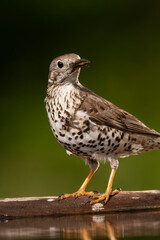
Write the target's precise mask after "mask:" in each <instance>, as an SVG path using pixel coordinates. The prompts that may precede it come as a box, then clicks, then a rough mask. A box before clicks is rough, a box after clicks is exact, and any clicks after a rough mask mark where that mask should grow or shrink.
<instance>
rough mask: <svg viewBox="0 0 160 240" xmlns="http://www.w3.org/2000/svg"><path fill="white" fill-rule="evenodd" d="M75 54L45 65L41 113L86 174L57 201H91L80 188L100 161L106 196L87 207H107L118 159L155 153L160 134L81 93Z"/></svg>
mask: <svg viewBox="0 0 160 240" xmlns="http://www.w3.org/2000/svg"><path fill="white" fill-rule="evenodd" d="M88 63H89V61H88V60H86V59H80V57H79V56H78V55H76V54H66V55H63V56H60V57H58V58H56V59H54V60H53V61H52V63H51V65H50V71H49V79H48V89H47V97H46V99H45V101H46V110H47V114H48V118H49V122H50V125H51V128H52V131H53V133H54V135H55V137H56V139H57V141H58V142H59V143H60V144H61V145H62V146H63V147H64V148H66V150H67V153H68V154H70V155H71V154H74V155H78V156H80V157H81V158H82V159H83V160H84V161H85V162H86V163H88V164H89V166H90V168H91V173H90V174H89V175H88V177H87V178H86V180H85V181H84V183H83V184H82V186H81V187H80V189H79V190H78V191H77V192H76V193H73V194H65V195H62V196H61V199H63V198H67V197H72V196H77V197H78V196H80V195H88V194H89V195H90V194H93V193H92V192H89V193H86V192H85V188H86V186H87V184H88V182H89V180H90V179H91V177H92V176H93V174H94V172H95V171H96V170H97V169H98V166H99V161H100V160H103V161H106V160H107V161H108V162H109V163H110V166H111V169H112V171H111V175H110V179H109V183H108V186H107V189H106V192H105V193H104V194H102V195H100V196H93V198H95V199H96V198H97V200H94V201H92V202H91V204H93V203H97V202H100V201H102V200H105V202H107V201H108V199H109V196H110V194H112V195H114V194H116V193H118V190H115V191H113V192H112V193H111V187H112V183H113V179H114V175H115V172H116V169H117V168H118V160H117V158H119V157H127V156H130V155H135V154H139V153H141V152H144V151H149V150H152V149H156V148H160V133H158V132H156V131H155V130H153V129H150V128H148V127H147V126H145V125H144V124H143V123H142V122H141V121H140V120H138V119H137V118H136V117H134V116H133V115H131V114H129V113H128V112H126V111H124V110H122V109H120V108H118V107H116V106H115V105H113V104H112V103H110V102H108V101H107V100H105V99H103V98H102V97H100V96H98V95H96V94H95V93H93V92H92V91H90V90H89V89H87V88H85V87H83V86H82V85H81V84H80V83H79V80H78V76H79V73H80V67H82V66H84V65H86V64H88Z"/></svg>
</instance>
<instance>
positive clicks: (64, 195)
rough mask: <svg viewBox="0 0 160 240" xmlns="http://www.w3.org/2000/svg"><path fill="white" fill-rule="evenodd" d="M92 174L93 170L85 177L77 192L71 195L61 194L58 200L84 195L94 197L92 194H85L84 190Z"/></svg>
mask: <svg viewBox="0 0 160 240" xmlns="http://www.w3.org/2000/svg"><path fill="white" fill-rule="evenodd" d="M94 173H95V171H93V170H92V171H91V172H90V173H89V175H88V176H87V178H86V179H85V181H84V182H83V184H82V185H81V187H80V188H79V190H78V191H77V192H75V193H71V194H67V193H66V194H62V195H61V196H60V199H64V198H69V197H79V196H84V195H94V192H85V189H86V187H87V185H88V183H89V181H90V180H91V178H92V176H93V174H94Z"/></svg>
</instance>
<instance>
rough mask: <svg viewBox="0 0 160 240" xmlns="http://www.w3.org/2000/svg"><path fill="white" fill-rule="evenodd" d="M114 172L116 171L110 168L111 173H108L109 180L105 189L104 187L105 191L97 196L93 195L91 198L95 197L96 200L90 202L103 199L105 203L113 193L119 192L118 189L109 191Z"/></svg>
mask: <svg viewBox="0 0 160 240" xmlns="http://www.w3.org/2000/svg"><path fill="white" fill-rule="evenodd" d="M115 173H116V169H115V168H112V169H111V174H110V177H109V181H108V186H107V189H106V191H105V193H104V194H101V195H99V196H94V197H93V199H96V200H93V201H91V202H90V204H94V203H98V202H101V201H103V200H104V201H105V203H107V201H108V200H109V197H110V196H113V195H115V194H117V193H119V191H120V190H119V189H116V190H114V191H113V192H111V191H112V184H113V180H114V176H115Z"/></svg>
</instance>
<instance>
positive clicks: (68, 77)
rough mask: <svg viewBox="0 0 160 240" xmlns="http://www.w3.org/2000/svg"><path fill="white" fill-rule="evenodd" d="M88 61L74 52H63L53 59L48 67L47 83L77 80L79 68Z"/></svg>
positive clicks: (57, 83) (56, 83) (63, 82)
mask: <svg viewBox="0 0 160 240" xmlns="http://www.w3.org/2000/svg"><path fill="white" fill-rule="evenodd" d="M88 63H89V61H88V60H86V59H81V58H80V56H78V55H77V54H74V53H70V54H65V55H62V56H60V57H57V58H55V59H53V61H52V62H51V64H50V68H49V76H48V85H49V86H52V85H55V86H57V85H62V84H65V83H70V82H71V83H74V82H76V81H77V80H78V76H79V72H80V68H81V67H82V66H85V65H87V64H88Z"/></svg>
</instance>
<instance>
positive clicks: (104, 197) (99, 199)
mask: <svg viewBox="0 0 160 240" xmlns="http://www.w3.org/2000/svg"><path fill="white" fill-rule="evenodd" d="M120 191H121V189H120V188H117V189H115V190H114V191H112V192H105V193H103V194H101V195H99V196H93V199H96V200H93V201H91V202H90V204H95V203H99V202H102V201H103V200H104V202H105V203H107V202H108V200H109V198H110V197H111V196H114V195H116V194H118V193H119V192H120Z"/></svg>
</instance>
